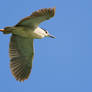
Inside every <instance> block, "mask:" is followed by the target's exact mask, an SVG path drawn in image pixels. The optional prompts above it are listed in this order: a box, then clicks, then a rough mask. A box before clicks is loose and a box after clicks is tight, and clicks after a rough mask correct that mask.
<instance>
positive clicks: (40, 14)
mask: <svg viewBox="0 0 92 92" xmlns="http://www.w3.org/2000/svg"><path fill="white" fill-rule="evenodd" d="M54 15H55V8H44V9H40V10H38V11H35V12H33V13H32V14H31V15H30V16H28V17H26V18H24V19H22V20H21V21H20V22H19V23H18V24H17V25H16V26H19V25H23V26H27V27H28V26H29V27H30V26H31V27H34V26H35V27H36V26H38V25H39V24H40V23H41V22H43V21H45V20H48V19H50V18H52V17H53V16H54Z"/></svg>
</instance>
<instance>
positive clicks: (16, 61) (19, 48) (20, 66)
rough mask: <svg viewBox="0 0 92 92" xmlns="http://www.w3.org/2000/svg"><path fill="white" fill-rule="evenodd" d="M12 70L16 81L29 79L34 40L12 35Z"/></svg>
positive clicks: (10, 50) (10, 51)
mask: <svg viewBox="0 0 92 92" xmlns="http://www.w3.org/2000/svg"><path fill="white" fill-rule="evenodd" d="M9 53H10V58H11V60H10V68H11V72H12V74H13V75H14V77H15V78H16V80H19V81H24V80H25V79H27V78H28V77H29V74H30V72H31V69H32V60H33V39H28V38H24V37H21V36H17V35H12V37H11V41H10V49H9Z"/></svg>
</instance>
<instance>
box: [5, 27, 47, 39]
mask: <svg viewBox="0 0 92 92" xmlns="http://www.w3.org/2000/svg"><path fill="white" fill-rule="evenodd" d="M5 29H6V30H9V31H10V30H11V32H12V33H13V34H16V35H20V36H23V37H27V38H33V39H41V38H44V37H45V36H46V33H45V31H44V30H43V29H42V28H40V27H36V28H30V27H23V26H22V27H21V26H18V27H16V26H14V27H6V28H5ZM25 30H26V31H25Z"/></svg>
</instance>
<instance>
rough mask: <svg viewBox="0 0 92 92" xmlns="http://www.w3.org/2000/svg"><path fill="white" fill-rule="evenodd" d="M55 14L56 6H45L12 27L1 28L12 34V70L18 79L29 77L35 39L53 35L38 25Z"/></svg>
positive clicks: (10, 52) (10, 53)
mask: <svg viewBox="0 0 92 92" xmlns="http://www.w3.org/2000/svg"><path fill="white" fill-rule="evenodd" d="M54 15H55V8H43V9H40V10H38V11H35V12H33V13H32V14H31V15H30V16H28V17H26V18H24V19H22V20H21V21H20V22H19V23H18V24H16V25H15V26H12V27H5V28H4V29H0V31H2V32H3V33H4V34H10V33H11V34H12V36H11V40H10V46H9V55H10V68H11V72H12V74H13V75H14V77H15V78H16V80H18V81H24V80H25V79H27V78H28V77H29V74H30V72H31V69H32V60H33V56H34V51H33V39H41V38H44V37H52V38H55V37H54V36H52V35H50V34H49V32H48V31H46V30H44V29H42V28H40V27H38V25H39V24H40V23H41V22H43V21H45V20H49V19H50V18H52V17H53V16H54Z"/></svg>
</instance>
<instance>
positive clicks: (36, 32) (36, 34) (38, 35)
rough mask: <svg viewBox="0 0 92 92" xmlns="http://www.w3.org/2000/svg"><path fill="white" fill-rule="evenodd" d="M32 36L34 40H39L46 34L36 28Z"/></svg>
mask: <svg viewBox="0 0 92 92" xmlns="http://www.w3.org/2000/svg"><path fill="white" fill-rule="evenodd" d="M32 35H33V36H34V38H38V39H41V38H44V37H45V36H46V33H45V31H44V30H43V29H41V28H40V27H37V28H36V29H35V30H34V31H33V33H32Z"/></svg>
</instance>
